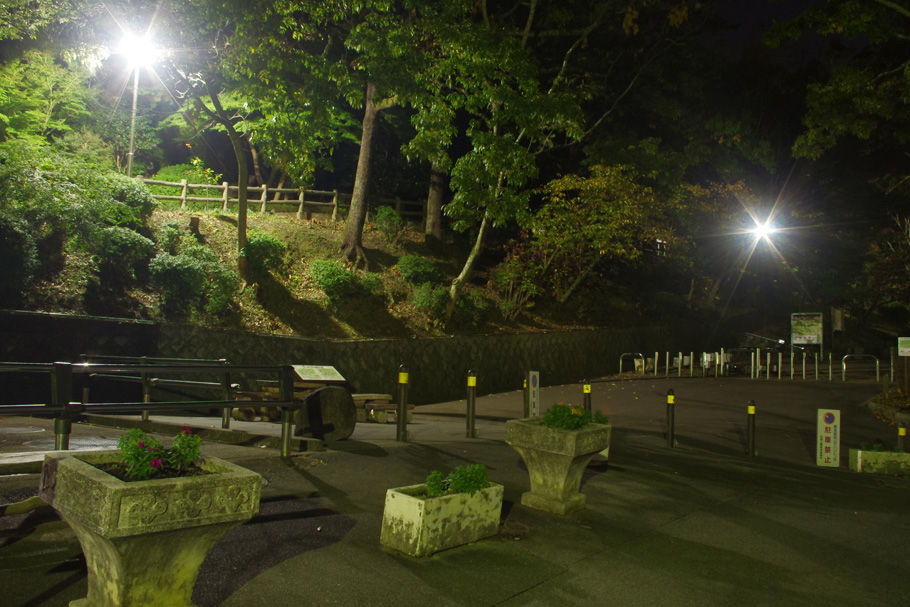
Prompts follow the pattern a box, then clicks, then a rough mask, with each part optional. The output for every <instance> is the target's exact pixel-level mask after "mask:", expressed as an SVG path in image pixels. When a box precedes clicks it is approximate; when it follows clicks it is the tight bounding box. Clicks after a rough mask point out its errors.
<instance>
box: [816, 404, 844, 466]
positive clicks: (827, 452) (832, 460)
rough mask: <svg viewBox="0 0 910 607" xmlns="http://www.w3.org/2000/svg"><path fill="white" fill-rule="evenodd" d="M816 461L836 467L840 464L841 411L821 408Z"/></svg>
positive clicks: (819, 411)
mask: <svg viewBox="0 0 910 607" xmlns="http://www.w3.org/2000/svg"><path fill="white" fill-rule="evenodd" d="M816 437H817V439H818V442H817V448H816V450H815V463H816V464H817V465H819V466H828V467H831V468H836V467H837V466H839V465H840V411H839V410H838V409H819V410H818V425H817V432H816Z"/></svg>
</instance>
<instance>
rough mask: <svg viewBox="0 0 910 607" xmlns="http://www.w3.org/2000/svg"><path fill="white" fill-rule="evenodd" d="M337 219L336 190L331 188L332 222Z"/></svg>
mask: <svg viewBox="0 0 910 607" xmlns="http://www.w3.org/2000/svg"><path fill="white" fill-rule="evenodd" d="M336 221H338V190H332V222H333V223H334V222H336Z"/></svg>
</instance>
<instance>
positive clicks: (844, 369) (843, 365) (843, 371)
mask: <svg viewBox="0 0 910 607" xmlns="http://www.w3.org/2000/svg"><path fill="white" fill-rule="evenodd" d="M848 358H871V359H872V360H874V361H875V381H876V382H878V381H879V362H878V357H877V356H875V355H874V354H845V355H844V357H843V358H842V359H841V361H840V362H841V381H847V359H848Z"/></svg>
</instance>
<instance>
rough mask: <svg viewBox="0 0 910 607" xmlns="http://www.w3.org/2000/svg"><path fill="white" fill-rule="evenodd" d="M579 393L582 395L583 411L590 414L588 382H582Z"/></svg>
mask: <svg viewBox="0 0 910 607" xmlns="http://www.w3.org/2000/svg"><path fill="white" fill-rule="evenodd" d="M581 392H582V394H583V396H582V403H583V406H584V409H585V411H587V412H588V413H590V412H591V382H589V381H588V380H587V379H584V380H582V384H581Z"/></svg>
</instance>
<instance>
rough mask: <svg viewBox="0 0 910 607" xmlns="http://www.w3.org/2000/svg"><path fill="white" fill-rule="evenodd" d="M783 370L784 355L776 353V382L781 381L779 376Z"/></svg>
mask: <svg viewBox="0 0 910 607" xmlns="http://www.w3.org/2000/svg"><path fill="white" fill-rule="evenodd" d="M783 368H784V353H783V352H778V353H777V379H778V381H779V380H780V379H782V376H781V374H782V373H783Z"/></svg>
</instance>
